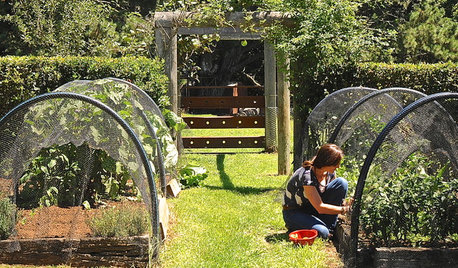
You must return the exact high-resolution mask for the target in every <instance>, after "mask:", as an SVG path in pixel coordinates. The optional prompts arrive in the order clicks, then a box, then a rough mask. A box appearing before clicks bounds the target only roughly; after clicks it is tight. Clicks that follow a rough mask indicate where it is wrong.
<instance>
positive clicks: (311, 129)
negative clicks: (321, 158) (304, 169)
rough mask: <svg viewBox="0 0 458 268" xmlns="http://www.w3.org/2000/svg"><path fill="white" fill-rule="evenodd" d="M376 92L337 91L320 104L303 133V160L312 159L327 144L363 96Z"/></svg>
mask: <svg viewBox="0 0 458 268" xmlns="http://www.w3.org/2000/svg"><path fill="white" fill-rule="evenodd" d="M373 91H375V89H371V88H364V87H352V88H344V89H341V90H338V91H335V92H333V93H331V94H330V95H328V96H327V97H326V98H324V99H323V100H322V101H320V103H318V104H317V105H316V106H315V108H314V109H313V111H312V112H311V113H310V115H309V116H308V118H307V120H306V122H305V123H304V129H303V132H302V138H301V140H302V156H303V159H302V160H307V159H311V158H312V157H313V156H314V155H315V153H316V151H317V150H318V148H319V147H320V146H321V145H323V144H324V143H326V142H327V141H328V139H329V136H330V135H331V133H332V132H333V130H334V128H335V126H336V124H337V122H339V119H340V118H341V117H342V116H343V115H344V113H345V112H346V111H347V110H348V109H349V108H350V107H351V106H352V105H353V104H354V103H356V102H357V101H358V100H360V99H361V98H362V97H363V96H365V95H367V94H369V93H371V92H373Z"/></svg>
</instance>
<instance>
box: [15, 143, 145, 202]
mask: <svg viewBox="0 0 458 268" xmlns="http://www.w3.org/2000/svg"><path fill="white" fill-rule="evenodd" d="M87 150H90V149H89V148H88V147H87V145H83V146H79V147H76V146H75V145H73V144H71V143H69V144H64V145H62V146H53V147H50V148H45V149H42V150H41V152H40V153H39V155H38V156H37V157H36V158H34V159H33V160H32V162H31V164H30V166H29V168H28V169H27V171H26V172H25V173H24V175H23V176H22V177H21V179H20V184H21V185H22V187H21V188H22V191H20V192H19V194H18V201H17V203H18V205H19V206H21V207H24V208H33V207H36V206H37V205H39V206H46V207H49V206H53V205H57V206H61V207H65V206H75V205H80V202H82V201H83V200H84V201H90V203H92V204H94V203H95V202H97V201H99V200H100V199H102V198H109V199H113V200H117V199H119V196H120V195H121V194H124V195H126V194H130V195H132V194H134V195H135V194H136V190H135V189H131V187H132V185H130V187H129V185H128V180H129V179H130V175H129V174H128V172H127V170H126V169H125V168H124V167H123V165H122V164H121V163H120V162H118V161H115V160H113V159H112V158H111V157H109V156H108V155H107V154H106V153H105V152H104V151H101V150H93V151H92V152H91V153H92V154H93V156H91V157H92V158H93V159H94V163H93V164H92V169H91V172H90V174H85V172H87V170H85V168H87V167H86V166H85V164H84V161H85V159H84V158H85V157H88V156H87ZM88 175H90V176H91V178H90V179H89V180H88V181H87V182H86V183H87V189H86V191H85V192H84V193H82V192H81V190H82V189H84V185H83V184H84V183H85V178H86V177H87V176H88ZM132 190H133V192H132ZM128 192H130V193H128Z"/></svg>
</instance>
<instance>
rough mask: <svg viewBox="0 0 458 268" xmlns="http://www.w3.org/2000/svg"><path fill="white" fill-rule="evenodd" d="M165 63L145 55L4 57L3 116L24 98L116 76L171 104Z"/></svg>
mask: <svg viewBox="0 0 458 268" xmlns="http://www.w3.org/2000/svg"><path fill="white" fill-rule="evenodd" d="M163 68H164V67H163V62H162V61H161V60H159V59H147V58H143V57H125V58H117V59H110V58H97V57H96V58H90V57H33V56H31V57H1V58H0V98H1V99H2V100H4V102H3V105H2V106H1V107H0V116H3V115H4V114H5V113H6V112H8V111H9V110H10V109H12V108H13V107H14V106H16V105H17V104H19V103H20V102H22V101H25V100H27V99H29V98H32V97H34V96H36V95H39V94H42V93H46V92H49V91H52V90H54V89H56V88H57V87H59V86H61V85H63V84H65V83H67V82H70V81H73V80H94V79H100V78H104V77H117V78H121V79H125V80H128V81H131V82H132V83H133V84H135V85H137V86H138V87H140V88H141V89H143V90H144V91H146V92H147V93H148V94H149V95H150V96H151V97H152V98H153V100H154V101H155V102H156V103H157V104H158V105H159V106H160V107H165V106H166V105H168V104H169V99H168V97H167V77H166V76H165V75H164V69H163Z"/></svg>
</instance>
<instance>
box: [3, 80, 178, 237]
mask: <svg viewBox="0 0 458 268" xmlns="http://www.w3.org/2000/svg"><path fill="white" fill-rule="evenodd" d="M158 145H162V148H163V150H161V146H158ZM162 153H163V154H164V155H163V156H164V157H162ZM177 158H178V154H177V150H176V148H175V145H174V142H173V139H172V137H171V136H170V134H169V130H168V128H167V126H166V124H165V122H164V118H163V116H162V114H161V112H160V110H159V108H158V107H157V105H156V104H155V103H154V101H152V99H151V98H150V97H149V96H148V95H146V93H144V92H143V91H142V90H140V89H139V88H138V87H136V86H135V85H133V84H131V83H129V82H127V81H123V80H120V79H116V78H107V79H101V80H95V81H87V80H81V81H73V82H70V83H67V84H65V85H63V86H61V87H59V88H58V89H57V90H56V92H53V93H48V94H45V95H41V96H38V97H35V98H33V99H31V100H29V101H26V102H24V103H22V104H21V105H19V106H17V107H16V108H15V109H13V110H12V111H10V112H9V113H8V114H7V115H5V117H3V118H2V119H1V120H0V199H5V198H8V199H9V200H11V201H12V202H13V203H14V204H16V205H17V207H18V208H20V209H34V208H37V207H39V206H40V207H44V208H47V207H50V206H52V205H58V206H59V207H73V206H76V207H78V206H79V207H81V206H82V205H84V206H91V207H94V206H100V205H102V206H106V205H107V202H110V201H109V200H113V201H120V200H142V201H143V203H144V204H145V206H146V210H147V211H148V212H149V214H150V218H151V220H150V223H151V224H152V231H153V233H152V234H153V236H154V237H155V239H156V238H158V237H159V229H158V228H159V227H158V226H159V222H158V219H159V216H158V200H157V198H158V197H157V193H156V185H157V183H158V182H159V175H160V174H161V172H160V171H161V169H162V177H164V176H163V175H164V174H163V173H164V172H163V169H164V163H165V166H166V167H167V168H168V169H169V172H171V171H172V170H173V168H174V166H175V165H176V163H177V160H178V159H177ZM160 183H162V186H164V188H165V185H164V184H165V178H161V181H160ZM40 211H44V210H40ZM38 214H39V221H42V222H43V224H42V225H43V226H45V225H46V223H47V222H50V221H52V219H49V218H47V216H46V215H47V213H38ZM80 214H81V213H80ZM76 218H77V216H76V214H75V216H74V219H76ZM78 224H81V223H78V221H76V220H73V221H71V222H69V223H68V225H69V226H70V228H69V231H68V233H67V234H62V233H61V234H60V235H63V236H64V237H72V235H73V233H75V232H76V230H77V229H78V228H77V225H78ZM43 228H44V227H43ZM126 229H127V227H126ZM148 229H149V230H151V228H148ZM51 233H52V231H51V230H43V229H40V228H37V230H36V231H35V233H34V234H33V235H32V236H33V237H37V236H38V237H49V236H53V235H51ZM12 235H13V237H14V232H13V234H12ZM17 238H20V237H17ZM29 238H30V237H29ZM155 239H153V240H154V241H157V240H155ZM154 246H157V243H154Z"/></svg>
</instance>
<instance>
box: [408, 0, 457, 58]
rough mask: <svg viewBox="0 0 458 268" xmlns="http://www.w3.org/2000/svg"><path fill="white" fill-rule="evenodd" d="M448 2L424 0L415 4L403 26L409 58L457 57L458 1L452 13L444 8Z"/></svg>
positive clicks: (443, 0)
mask: <svg viewBox="0 0 458 268" xmlns="http://www.w3.org/2000/svg"><path fill="white" fill-rule="evenodd" d="M447 4H450V1H445V0H441V1H437V0H425V1H423V2H422V3H421V4H418V5H416V7H415V9H414V11H413V12H412V13H411V14H410V18H409V21H408V22H407V23H406V24H404V25H403V26H402V28H401V29H402V37H403V45H404V47H405V49H406V52H407V53H406V54H407V60H408V61H410V62H429V63H434V62H438V61H454V62H456V61H458V4H454V5H453V13H452V14H451V13H450V12H447V10H446V8H444V6H445V7H446V6H447ZM448 6H452V5H448ZM447 13H448V14H447Z"/></svg>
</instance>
